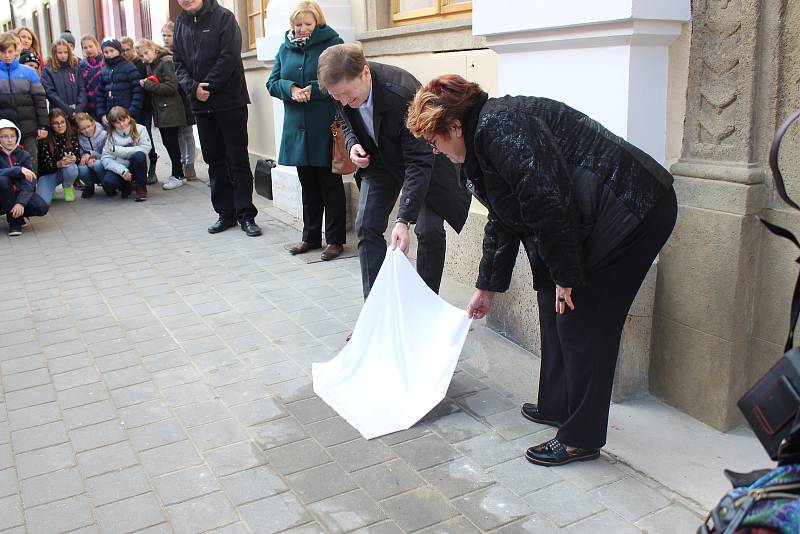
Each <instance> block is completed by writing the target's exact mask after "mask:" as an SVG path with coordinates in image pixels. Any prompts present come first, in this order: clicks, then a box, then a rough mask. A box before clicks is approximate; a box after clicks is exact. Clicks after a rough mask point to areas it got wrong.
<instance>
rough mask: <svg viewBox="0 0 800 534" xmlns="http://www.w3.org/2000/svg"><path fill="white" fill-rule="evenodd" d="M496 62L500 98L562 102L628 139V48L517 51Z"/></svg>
mask: <svg viewBox="0 0 800 534" xmlns="http://www.w3.org/2000/svg"><path fill="white" fill-rule="evenodd" d="M497 61H498V69H499V72H500V74H499V80H498V84H499V85H498V90H499V94H500V95H506V94H510V95H531V96H543V97H547V98H552V99H554V100H559V101H561V102H564V103H565V104H567V105H569V106H572V107H574V108H575V109H577V110H579V111H582V112H583V113H586V114H588V115H590V116H591V117H592V118H594V119H596V120H598V121H600V122H601V123H603V125H605V126H606V127H607V128H609V129H610V130H611V131H613V132H614V133H616V134H617V135H620V136H623V137H625V136H626V135H627V133H628V123H627V108H628V99H627V95H628V89H629V88H628V81H629V80H628V67H629V61H630V54H629V48H628V47H626V46H606V47H590V48H576V49H564V50H541V51H533V52H512V53H506V54H499V55H498V60H497ZM600 80H602V83H598V82H599V81H600Z"/></svg>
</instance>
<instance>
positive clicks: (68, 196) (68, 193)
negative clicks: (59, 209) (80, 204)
mask: <svg viewBox="0 0 800 534" xmlns="http://www.w3.org/2000/svg"><path fill="white" fill-rule="evenodd" d="M64 201H66V202H75V189H74V188H72V187H65V188H64Z"/></svg>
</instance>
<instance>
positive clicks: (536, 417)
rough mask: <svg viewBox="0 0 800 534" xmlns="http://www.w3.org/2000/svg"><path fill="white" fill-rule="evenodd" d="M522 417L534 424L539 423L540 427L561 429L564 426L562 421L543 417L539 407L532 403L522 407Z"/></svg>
mask: <svg viewBox="0 0 800 534" xmlns="http://www.w3.org/2000/svg"><path fill="white" fill-rule="evenodd" d="M522 416H523V417H524V418H525V419H528V420H529V421H533V422H534V423H539V424H540V425H549V426H554V427H556V428H561V425H562V423H561V422H560V421H556V420H555V419H551V418H549V417H545V416H543V415H542V414H541V412H539V407H538V406H536V405H535V404H531V403H530V402H526V403H525V404H523V405H522Z"/></svg>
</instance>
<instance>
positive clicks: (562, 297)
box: [556, 285, 575, 315]
mask: <svg viewBox="0 0 800 534" xmlns="http://www.w3.org/2000/svg"><path fill="white" fill-rule="evenodd" d="M568 306H569V309H570V310H574V309H575V304H574V303H573V302H572V288H571V287H561V286H559V285H556V313H558V314H561V315H564V314H565V313H566V312H567V307H568Z"/></svg>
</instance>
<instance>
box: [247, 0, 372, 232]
mask: <svg viewBox="0 0 800 534" xmlns="http://www.w3.org/2000/svg"><path fill="white" fill-rule="evenodd" d="M318 3H319V5H320V7H321V8H322V11H323V13H325V19H326V21H327V23H328V24H329V25H330V26H331V27H332V28H334V29H335V30H336V31H337V32H338V33H339V35H340V36H341V37H342V39H344V41H345V42H349V41H354V40H355V34H356V31H355V28H354V27H353V23H352V19H351V13H352V11H351V7H350V0H319V2H318ZM296 6H297V0H270V3H269V9H267V18H266V21H265V28H266V36H264V37H261V38H259V39H257V40H256V50H257V53H258V60H259V61H263V62H265V63H266V64H267V66H268V67H272V64H273V63H274V62H275V54H277V53H278V49H279V48H280V46H281V44H283V40H284V36H285V34H286V31H287V30H288V29H289V15H290V14H291V13H292V11H293V10H294V8H295V7H296ZM265 90H266V89H265ZM272 112H273V117H274V127H275V154H276V155H277V154H279V153H280V148H281V147H280V144H281V132H282V131H283V102H282V101H280V100H278V99H277V98H273V99H272ZM272 196H273V203H274V205H275V207H277V208H280V209H282V210H284V211H286V212H288V213H290V214H292V215H294V216H295V217H298V218H301V217H302V216H303V203H302V197H301V190H300V180H299V179H298V178H297V169H296V168H295V167H286V166H284V165H278V166H277V167H275V168H274V169H272Z"/></svg>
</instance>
